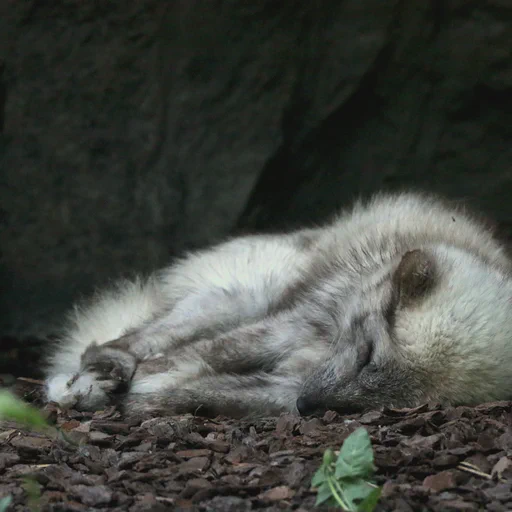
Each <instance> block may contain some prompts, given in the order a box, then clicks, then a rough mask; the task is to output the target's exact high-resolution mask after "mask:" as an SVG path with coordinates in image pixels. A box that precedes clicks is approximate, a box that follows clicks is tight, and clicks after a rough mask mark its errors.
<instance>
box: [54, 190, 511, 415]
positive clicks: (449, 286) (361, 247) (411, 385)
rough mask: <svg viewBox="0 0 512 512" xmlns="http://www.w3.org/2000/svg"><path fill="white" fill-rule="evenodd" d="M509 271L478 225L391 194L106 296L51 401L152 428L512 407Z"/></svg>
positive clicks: (74, 329) (63, 355)
mask: <svg viewBox="0 0 512 512" xmlns="http://www.w3.org/2000/svg"><path fill="white" fill-rule="evenodd" d="M510 271H511V262H510V260H509V258H508V256H507V255H506V252H505V250H504V247H503V246H502V245H501V244H500V243H499V242H498V241H496V240H495V239H494V237H493V235H492V231H491V230H490V229H489V228H488V227H487V226H485V225H484V224H482V223H480V222H477V221H476V220H474V219H473V218H472V217H471V216H469V215H468V214H467V213H465V212H463V211H461V210H460V209H456V208H452V207H449V206H447V205H445V204H444V203H443V202H442V201H440V200H438V199H436V198H433V197H429V196H422V195H417V194H397V195H379V196H376V197H374V198H373V199H372V200H371V201H369V202H368V203H367V204H363V203H358V204H356V205H355V206H354V208H353V209H352V210H351V211H347V212H345V213H343V214H342V215H340V216H339V217H337V218H336V219H334V220H333V221H332V222H331V223H329V224H327V225H326V226H323V227H319V228H317V229H308V230H302V231H298V232H293V233H289V234H281V235H260V236H249V237H241V238H238V239H233V240H230V241H228V242H226V243H224V244H221V245H219V246H217V247H214V248H212V249H210V250H208V251H203V252H201V253H194V254H191V255H189V256H188V257H187V258H185V259H184V260H182V261H180V262H177V263H176V264H175V265H173V266H171V267H170V268H168V269H165V270H164V271H162V272H160V273H157V274H156V275H155V276H152V277H151V279H149V280H148V281H147V282H137V283H125V284H123V285H121V286H120V287H119V288H118V289H117V290H114V291H112V290H110V291H107V292H105V293H104V294H103V295H100V296H98V297H96V298H95V300H94V301H93V302H92V303H91V304H90V305H88V306H86V307H84V308H82V309H77V310H76V312H75V317H74V319H73V321H72V323H71V325H70V327H69V328H68V331H67V334H66V335H65V337H64V339H63V342H62V345H61V346H60V348H59V350H58V351H57V352H56V353H55V354H54V355H53V357H52V358H51V361H50V365H49V368H48V381H47V384H48V398H49V399H50V400H54V401H57V402H59V403H61V404H62V405H67V406H75V407H79V408H84V409H95V408H98V407H101V406H104V405H105V404H106V403H109V402H112V401H115V402H117V403H120V404H121V405H122V406H125V411H126V413H127V414H137V415H143V416H146V415H150V414H163V413H170V414H172V413H182V412H196V411H197V412H199V413H202V414H214V415H215V414H226V415H231V416H243V415H249V414H277V413H279V412H282V411H294V410H296V403H297V399H299V401H298V405H299V407H300V409H301V411H302V412H303V413H307V414H309V413H316V412H321V411H323V410H325V409H328V408H332V409H336V410H340V411H354V410H366V409H371V408H375V407H380V406H414V405H418V404H419V403H422V402H425V401H437V402H442V403H449V404H457V403H467V404H473V403H478V402H481V401H485V400H492V399H507V398H512V394H511V390H512V376H511V375H510V372H509V371H508V368H509V367H510V365H511V364H512V344H511V343H510V338H511V336H512V281H511V278H510ZM121 317H123V318H121ZM92 342H95V343H92Z"/></svg>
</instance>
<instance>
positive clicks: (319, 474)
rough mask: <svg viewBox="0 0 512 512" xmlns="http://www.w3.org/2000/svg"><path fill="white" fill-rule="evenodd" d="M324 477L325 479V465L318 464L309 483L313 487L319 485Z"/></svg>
mask: <svg viewBox="0 0 512 512" xmlns="http://www.w3.org/2000/svg"><path fill="white" fill-rule="evenodd" d="M326 479H327V474H326V467H325V466H320V467H319V468H318V469H317V470H316V473H315V474H314V475H313V478H312V479H311V485H312V486H313V487H320V486H321V485H322V484H323V483H324V482H325V481H326Z"/></svg>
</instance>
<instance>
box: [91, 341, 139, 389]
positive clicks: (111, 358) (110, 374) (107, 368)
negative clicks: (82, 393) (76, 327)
mask: <svg viewBox="0 0 512 512" xmlns="http://www.w3.org/2000/svg"><path fill="white" fill-rule="evenodd" d="M81 366H82V371H85V372H90V373H95V374H96V375H97V377H96V378H97V380H98V381H100V385H101V387H102V388H103V389H104V390H105V391H108V392H114V391H117V390H118V388H122V387H126V386H127V385H128V383H129V382H130V381H131V379H132V377H133V374H134V373H135V370H136V368H137V360H136V358H135V356H133V355H132V354H130V353H129V352H126V351H125V350H121V349H117V348H111V347H109V346H106V345H97V344H96V343H92V344H91V345H89V346H88V347H87V349H86V350H85V352H84V353H83V354H82V357H81Z"/></svg>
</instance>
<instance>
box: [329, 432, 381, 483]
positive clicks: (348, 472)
mask: <svg viewBox="0 0 512 512" xmlns="http://www.w3.org/2000/svg"><path fill="white" fill-rule="evenodd" d="M374 471H375V466H374V465H373V450H372V443H371V441H370V436H369V435H368V432H367V431H366V429H364V428H358V429H357V430H355V431H354V432H352V434H350V435H349V436H348V437H347V438H346V439H345V442H344V443H343V446H342V447H341V450H340V454H339V456H338V460H337V461H336V471H335V476H336V478H358V477H360V478H369V477H371V475H372V474H373V472H374Z"/></svg>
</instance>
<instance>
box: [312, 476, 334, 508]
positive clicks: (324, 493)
mask: <svg viewBox="0 0 512 512" xmlns="http://www.w3.org/2000/svg"><path fill="white" fill-rule="evenodd" d="M328 500H330V501H329V503H328V504H329V505H332V504H333V503H334V498H333V497H332V493H331V489H330V488H329V485H328V484H327V482H324V483H323V484H322V485H321V486H320V487H319V488H318V491H317V495H316V501H315V506H316V507H318V505H321V504H322V503H325V502H326V501H328Z"/></svg>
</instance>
